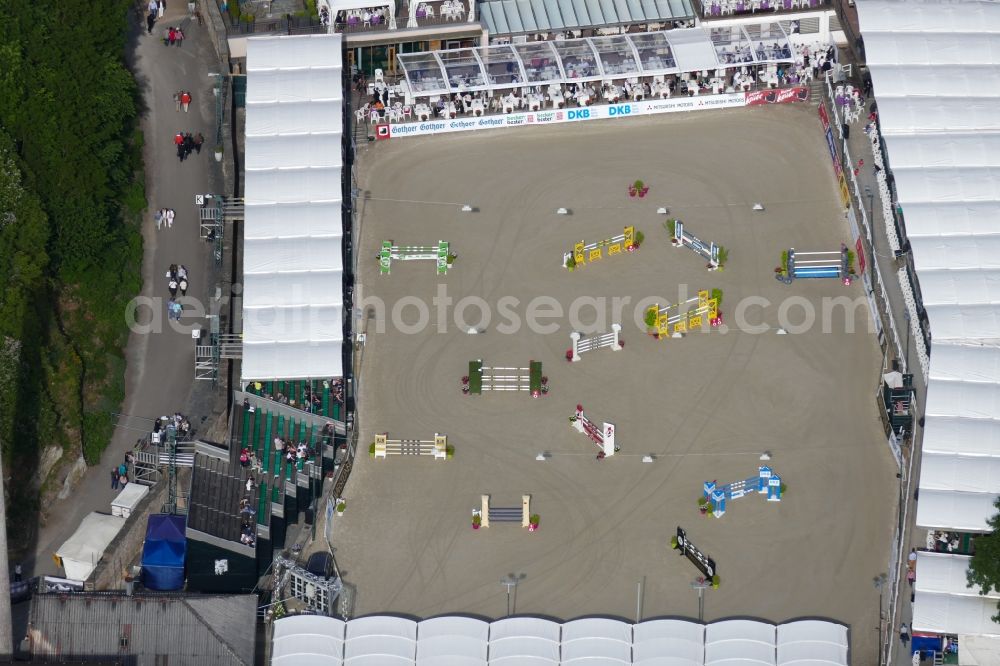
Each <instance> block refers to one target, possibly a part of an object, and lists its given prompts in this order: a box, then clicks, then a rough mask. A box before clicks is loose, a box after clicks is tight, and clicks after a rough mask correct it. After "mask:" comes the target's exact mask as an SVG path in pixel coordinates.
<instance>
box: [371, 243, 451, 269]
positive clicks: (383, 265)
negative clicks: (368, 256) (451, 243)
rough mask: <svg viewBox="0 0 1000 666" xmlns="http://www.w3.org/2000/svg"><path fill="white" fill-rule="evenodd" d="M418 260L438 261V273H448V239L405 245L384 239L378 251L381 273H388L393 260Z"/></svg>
mask: <svg viewBox="0 0 1000 666" xmlns="http://www.w3.org/2000/svg"><path fill="white" fill-rule="evenodd" d="M393 259H395V260H396V261H416V260H420V259H430V260H434V261H437V274H438V275H447V274H448V241H442V240H439V241H438V244H437V245H404V246H402V247H400V246H396V245H393V244H392V241H391V240H387V241H382V250H381V251H380V252H379V253H378V272H379V275H388V274H389V268H390V267H391V266H392V260H393Z"/></svg>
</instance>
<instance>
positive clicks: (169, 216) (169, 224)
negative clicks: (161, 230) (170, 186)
mask: <svg viewBox="0 0 1000 666" xmlns="http://www.w3.org/2000/svg"><path fill="white" fill-rule="evenodd" d="M164 214H165V217H166V218H167V229H173V228H174V209H173V208H168V209H167V210H166V211H165V213H164Z"/></svg>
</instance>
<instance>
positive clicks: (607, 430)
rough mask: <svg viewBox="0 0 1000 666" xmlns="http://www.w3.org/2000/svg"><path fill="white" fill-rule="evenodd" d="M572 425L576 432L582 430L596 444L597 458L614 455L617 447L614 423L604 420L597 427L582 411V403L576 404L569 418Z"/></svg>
mask: <svg viewBox="0 0 1000 666" xmlns="http://www.w3.org/2000/svg"><path fill="white" fill-rule="evenodd" d="M570 421H571V422H572V424H573V427H574V428H576V430H577V431H578V432H582V433H583V434H585V435H586V436H587V437H590V439H591V440H593V442H594V444H597V448H599V449H600V450H601V451H600V453H598V454H597V459H598V460H601V459H603V458H605V457H607V456H613V455H615V451H618V450H619V447H618V446H617V445H616V444H615V424H614V423H608V422H607V421H605V422H604V427H603V428H598V427H597V426H596V425H594V422H593V421H591V420H590V419H588V418H587V416H586V415H585V414H584V413H583V405H577V406H576V415H575V416H573V417H571V418H570Z"/></svg>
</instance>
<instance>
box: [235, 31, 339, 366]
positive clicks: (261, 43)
mask: <svg viewBox="0 0 1000 666" xmlns="http://www.w3.org/2000/svg"><path fill="white" fill-rule="evenodd" d="M340 42H341V37H340V35H304V36H280V37H254V38H251V39H249V40H247V105H246V164H245V167H246V169H245V174H246V175H245V183H244V202H245V218H246V219H245V225H244V234H243V237H244V247H243V371H242V375H243V379H244V380H251V379H259V380H271V379H297V378H309V377H337V376H341V375H342V374H343V368H342V360H341V359H342V355H341V347H342V343H343V317H344V312H343V310H344V307H343V306H344V300H343V286H342V284H343V270H344V266H343V227H342V222H341V220H342V218H341V192H342V190H341V170H342V168H343V163H342V151H341V135H342V128H343V124H342V118H343V83H342V77H341V58H342V56H341V43H340Z"/></svg>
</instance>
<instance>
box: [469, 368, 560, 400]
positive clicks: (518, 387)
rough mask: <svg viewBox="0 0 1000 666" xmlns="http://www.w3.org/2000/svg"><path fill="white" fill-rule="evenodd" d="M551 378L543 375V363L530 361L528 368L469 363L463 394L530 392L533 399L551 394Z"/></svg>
mask: <svg viewBox="0 0 1000 666" xmlns="http://www.w3.org/2000/svg"><path fill="white" fill-rule="evenodd" d="M548 383H549V378H548V377H545V376H543V375H542V362H541V361H529V362H528V367H527V368H490V367H486V366H484V365H483V360H482V359H478V360H475V361H469V374H468V375H466V376H465V377H462V393H465V394H472V395H482V393H483V391H528V392H529V393H531V397H532V398H538V397H541V396H543V395H545V394H546V393H548V392H549V386H548Z"/></svg>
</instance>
